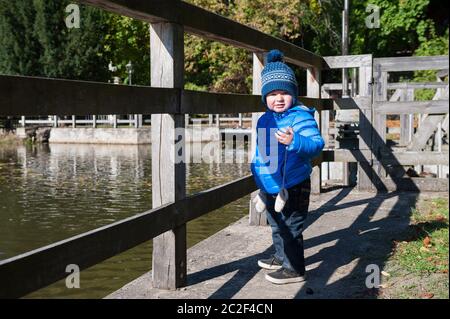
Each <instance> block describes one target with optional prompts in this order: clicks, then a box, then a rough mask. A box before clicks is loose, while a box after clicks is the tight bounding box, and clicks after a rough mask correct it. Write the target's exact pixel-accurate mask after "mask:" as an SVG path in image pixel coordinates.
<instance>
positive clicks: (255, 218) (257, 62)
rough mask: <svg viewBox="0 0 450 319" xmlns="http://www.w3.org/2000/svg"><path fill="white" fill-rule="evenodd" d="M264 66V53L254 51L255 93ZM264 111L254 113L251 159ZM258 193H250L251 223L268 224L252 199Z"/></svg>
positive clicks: (259, 89)
mask: <svg viewBox="0 0 450 319" xmlns="http://www.w3.org/2000/svg"><path fill="white" fill-rule="evenodd" d="M263 68H264V54H261V53H253V94H255V95H256V94H261V85H262V83H261V71H262V69H263ZM263 114H264V112H255V113H252V139H251V145H250V154H249V157H250V159H252V158H253V154H255V151H256V134H257V132H256V124H257V123H258V119H259V118H260V117H261V115H263ZM257 194H258V191H255V192H253V193H251V195H250V199H251V200H250V208H249V212H250V214H249V224H250V225H252V226H265V225H267V218H266V215H265V214H260V213H258V212H257V211H256V209H255V205H254V204H253V202H252V200H253V198H255V196H256V195H257Z"/></svg>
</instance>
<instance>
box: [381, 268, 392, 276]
mask: <svg viewBox="0 0 450 319" xmlns="http://www.w3.org/2000/svg"><path fill="white" fill-rule="evenodd" d="M381 274H382V275H383V276H385V277H390V276H391V274H390V273H388V272H386V271H384V270H383V271H382V272H381Z"/></svg>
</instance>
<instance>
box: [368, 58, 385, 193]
mask: <svg viewBox="0 0 450 319" xmlns="http://www.w3.org/2000/svg"><path fill="white" fill-rule="evenodd" d="M373 75H374V76H373V77H374V79H375V82H374V90H373V104H376V103H377V102H381V101H387V80H388V73H387V72H386V71H381V65H380V64H377V63H376V62H375V63H374V70H373ZM372 116H373V134H374V136H373V138H372V157H373V170H374V173H376V174H377V175H378V176H380V178H381V179H384V178H385V177H386V170H385V169H384V168H383V166H382V164H381V162H380V159H381V153H382V152H383V150H385V148H386V114H376V113H375V112H372ZM380 188H381V189H384V188H385V187H384V186H383V185H379V186H378V187H377V189H380Z"/></svg>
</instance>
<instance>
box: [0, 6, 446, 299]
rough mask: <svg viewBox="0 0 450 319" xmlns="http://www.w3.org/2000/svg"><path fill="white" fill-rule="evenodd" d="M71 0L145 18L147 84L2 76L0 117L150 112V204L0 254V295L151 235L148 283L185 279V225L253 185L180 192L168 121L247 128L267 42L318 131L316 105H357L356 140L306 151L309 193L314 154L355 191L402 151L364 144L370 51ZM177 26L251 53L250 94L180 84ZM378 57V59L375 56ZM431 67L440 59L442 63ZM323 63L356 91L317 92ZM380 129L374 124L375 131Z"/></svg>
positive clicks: (257, 220)
mask: <svg viewBox="0 0 450 319" xmlns="http://www.w3.org/2000/svg"><path fill="white" fill-rule="evenodd" d="M78 2H80V3H84V4H90V5H93V6H96V7H99V8H103V9H105V10H108V11H111V12H114V13H117V14H121V15H125V16H129V17H132V18H136V19H140V20H143V21H146V22H148V23H150V39H151V40H150V41H151V46H150V47H151V65H152V67H151V87H143V86H139V87H133V86H120V85H114V84H103V83H94V82H83V81H71V80H59V79H48V78H36V77H24V76H7V75H3V76H0V91H1V94H0V116H18V115H24V116H28V115H30V116H36V115H48V114H59V115H67V116H71V115H74V114H75V115H88V114H99V115H102V114H104V115H108V114H151V123H152V146H151V147H152V207H153V209H152V210H150V211H148V212H144V213H141V214H138V215H136V216H133V217H130V218H127V219H125V220H122V221H119V222H116V223H113V224H111V225H108V226H104V227H101V228H98V229H95V230H92V231H89V232H86V233H83V234H80V235H78V236H74V237H72V238H69V239H67V240H63V241H60V242H57V243H54V244H51V245H48V246H46V247H42V248H39V249H36V250H33V251H31V252H28V253H25V254H21V255H19V256H16V257H13V258H10V259H6V260H3V261H0V298H1V297H3V298H4V297H20V296H24V295H26V294H28V293H30V292H33V291H35V290H37V289H39V288H42V287H45V286H47V285H49V284H51V283H53V282H55V281H57V280H60V279H63V278H65V277H66V276H67V273H66V272H65V269H66V266H67V265H68V264H77V265H78V266H79V267H80V269H86V268H88V267H90V266H93V265H95V264H97V263H99V262H101V261H103V260H105V259H107V258H110V257H112V256H115V255H117V254H119V253H121V252H123V251H125V250H127V249H130V248H132V247H135V246H137V245H139V244H140V243H143V242H145V241H148V240H150V239H153V265H152V276H153V286H154V287H157V288H164V289H175V288H178V287H182V286H185V285H186V262H187V260H186V223H187V222H188V221H190V220H192V219H195V218H197V217H199V216H202V215H204V214H206V213H208V212H211V211H213V210H215V209H217V208H220V207H222V206H224V205H226V204H228V203H231V202H233V201H235V200H237V199H239V198H241V197H243V196H245V195H247V194H249V193H251V192H253V191H255V190H256V185H255V184H254V181H253V178H252V176H246V177H244V178H240V179H238V180H235V181H232V182H230V183H227V184H225V185H221V186H218V187H215V188H213V189H210V190H206V191H203V192H200V193H198V194H195V195H192V196H186V177H185V176H186V174H185V171H186V166H185V165H186V164H185V162H184V161H181V162H179V163H178V162H174V161H173V159H174V158H175V154H176V151H177V149H176V147H177V148H179V147H180V143H181V147H184V141H183V140H180V139H179V137H178V136H176V134H175V128H180V127H181V128H183V127H185V114H232V113H234V114H236V113H252V114H253V116H252V121H253V128H255V123H256V121H257V119H258V116H259V115H260V114H261V112H263V111H264V107H263V106H262V105H261V101H260V98H261V97H260V95H259V94H260V92H261V78H260V73H261V70H262V67H263V60H264V55H265V53H266V52H268V51H269V50H270V49H273V48H278V49H280V50H282V51H283V52H284V53H285V56H286V60H287V62H290V63H292V64H294V65H297V66H299V67H302V68H305V69H306V71H307V79H306V82H307V96H306V97H299V100H300V101H302V102H303V103H304V104H305V105H307V106H310V107H315V108H316V109H317V110H318V112H317V113H316V119H317V122H318V123H319V125H320V127H321V130H322V131H323V130H324V129H326V125H327V121H325V122H323V121H322V116H325V115H323V114H324V112H326V111H333V110H334V111H336V110H356V111H357V112H359V126H360V136H359V145H358V148H356V149H342V150H327V151H324V152H323V153H322V154H321V155H320V156H319V157H318V158H316V159H314V161H313V164H314V168H313V174H312V191H313V192H315V193H320V191H321V174H320V167H321V163H322V162H323V161H342V162H357V163H358V173H359V181H358V185H359V187H360V189H372V188H373V187H374V186H373V183H374V181H375V183H377V185H378V180H377V179H376V176H377V175H376V174H375V173H374V171H373V166H372V164H373V163H374V162H375V161H376V160H378V161H379V163H381V164H382V165H384V161H386V160H393V161H395V163H402V158H400V159H398V158H396V157H394V158H390V157H388V158H384V157H383V158H382V159H381V158H380V157H379V156H378V155H376V154H375V155H374V154H373V151H374V145H376V146H377V147H378V148H375V150H376V152H378V149H379V148H380V146H381V145H382V143H381V142H380V139H379V138H378V139H377V138H376V137H375V138H374V132H375V130H374V129H372V118H373V109H372V97H371V94H370V90H371V83H372V81H371V80H372V76H371V74H372V71H371V69H372V58H371V56H370V55H362V56H343V57H325V58H323V57H320V56H318V55H316V54H313V53H311V52H309V51H307V50H304V49H302V48H300V47H297V46H295V45H293V44H290V43H287V42H285V41H282V40H280V39H277V38H274V37H272V36H269V35H267V34H264V33H262V32H259V31H257V30H255V29H252V28H249V27H247V26H244V25H241V24H239V23H236V22H234V21H231V20H229V19H227V18H224V17H221V16H219V15H216V14H213V13H211V12H208V11H206V10H203V9H201V8H198V7H196V6H193V5H191V4H188V3H185V2H182V1H177V0H169V1H156V0H146V1H144V0H142V1H122V0H79V1H78ZM184 32H189V33H192V34H196V35H198V36H201V37H203V38H206V39H211V40H217V41H221V42H224V43H228V44H231V45H234V46H237V47H241V48H245V49H247V50H249V51H251V52H252V53H253V95H245V94H225V93H209V92H196V91H189V90H184V89H183V86H184V83H183V74H184V48H183V45H184V44H183V35H184ZM440 61H441V60H440ZM380 65H381V66H383V64H382V63H381V64H380ZM439 67H442V61H441V62H440V66H439ZM447 67H448V64H447ZM333 68H358V70H359V94H358V95H357V96H355V97H351V98H336V99H323V98H321V72H322V71H326V70H331V69H333ZM68 97H70V98H68ZM130 97H133V98H132V99H130ZM386 103H387V102H384V101H382V100H377V104H376V110H378V111H380V110H382V111H383V112H385V113H383V114H386V110H387V106H386ZM420 103H421V102H420ZM431 104H432V105H429V104H424V103H422V104H420V105H421V107H422V108H423V109H426V110H432V111H436V110H439V111H440V112H442V105H441V104H436V103H431ZM61 105H64V108H61V107H60V106H61ZM417 106H418V105H417ZM377 123H378V124H377V125H379V127H381V126H380V125H381V124H379V122H377ZM381 131H382V130H379V131H377V132H378V133H379V134H382V132H381ZM381 136H382V135H381ZM253 137H255V134H253ZM175 144H176V145H175ZM252 147H254V143H252ZM382 181H384V180H382ZM264 220H265V218H264V216H260V215H257V214H255V211H254V209H250V222H251V224H258V225H259V224H265V221H264ZM149 284H150V283H149Z"/></svg>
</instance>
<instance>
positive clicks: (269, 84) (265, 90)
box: [261, 49, 298, 106]
mask: <svg viewBox="0 0 450 319" xmlns="http://www.w3.org/2000/svg"><path fill="white" fill-rule="evenodd" d="M283 57H284V54H283V53H282V52H281V51H280V50H277V49H273V50H270V52H269V53H267V55H266V63H265V66H264V69H263V70H262V71H261V82H262V83H261V84H262V86H261V98H262V102H263V103H264V104H266V96H267V94H269V93H270V92H272V91H275V90H282V91H287V92H288V93H289V94H290V95H291V96H292V99H293V105H296V104H297V96H298V84H297V80H296V79H295V74H294V71H293V70H292V69H291V68H290V67H289V66H288V65H287V64H285V63H284V61H283ZM266 106H267V104H266Z"/></svg>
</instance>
